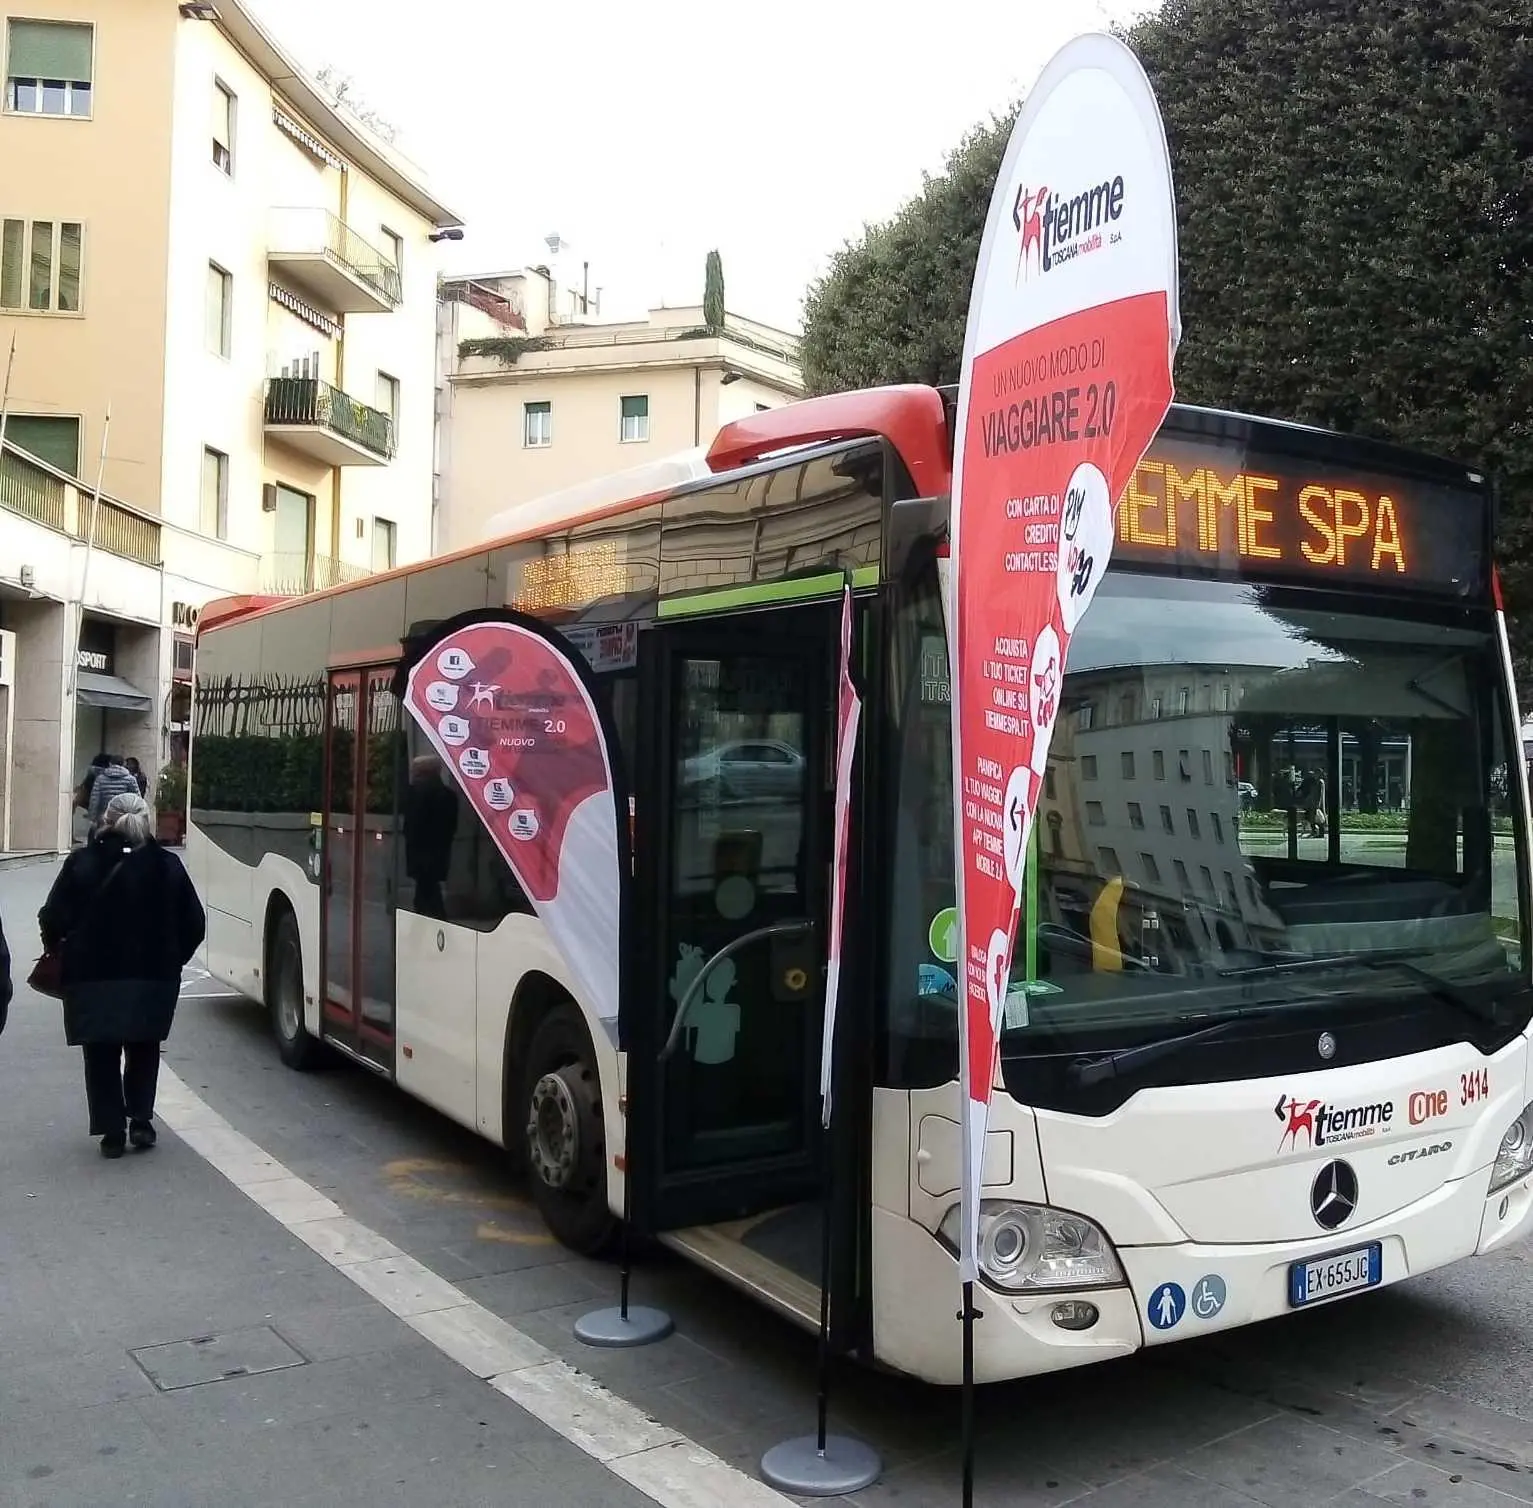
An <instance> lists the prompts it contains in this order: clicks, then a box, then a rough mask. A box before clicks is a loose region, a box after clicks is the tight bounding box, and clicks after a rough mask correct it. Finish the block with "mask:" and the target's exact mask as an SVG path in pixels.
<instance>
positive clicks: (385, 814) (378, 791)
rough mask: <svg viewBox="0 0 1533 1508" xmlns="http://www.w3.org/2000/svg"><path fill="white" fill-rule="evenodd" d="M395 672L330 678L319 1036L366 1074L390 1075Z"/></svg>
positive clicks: (351, 672) (397, 735)
mask: <svg viewBox="0 0 1533 1508" xmlns="http://www.w3.org/2000/svg"><path fill="white" fill-rule="evenodd" d="M393 679H394V668H393V667H392V666H380V667H374V668H371V669H367V670H333V671H331V672H330V683H329V695H328V697H327V699H326V713H325V810H324V813H323V828H322V831H323V842H322V847H321V868H320V875H321V881H320V897H321V900H320V957H321V959H322V961H323V978H322V979H321V982H320V983H321V990H322V995H321V999H322V1000H323V1011H322V1013H321V1027H322V1030H323V1033H324V1035H325V1037H326V1038H327V1039H328V1040H329V1041H331V1042H333V1043H335V1044H336V1045H337V1046H339V1047H341V1048H343V1049H345V1050H346V1051H347V1052H348V1053H350V1054H352V1055H353V1056H355V1057H358V1058H360V1059H361V1060H362V1061H364V1062H365V1063H367V1064H368V1065H369V1066H371V1067H374V1068H378V1069H381V1070H383V1071H384V1072H386V1073H392V1072H393V1069H394V1008H395V998H394V997H395V991H394V889H395V875H396V872H397V868H398V856H397V854H396V851H395V850H396V846H397V826H398V824H397V819H396V814H395V810H394V806H395V785H396V779H395V776H396V768H395V762H396V760H397V759H398V757H399V740H400V731H399V703H398V701H397V699H396V698H395V696H394V691H393Z"/></svg>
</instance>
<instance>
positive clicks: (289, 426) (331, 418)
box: [265, 377, 394, 466]
mask: <svg viewBox="0 0 1533 1508" xmlns="http://www.w3.org/2000/svg"><path fill="white" fill-rule="evenodd" d="M265 429H266V437H267V439H269V440H280V441H281V442H282V443H283V444H284V445H286V446H288V447H289V449H292V450H296V451H300V452H301V453H302V454H304V455H306V456H309V457H310V458H311V459H313V460H316V461H318V462H320V464H321V465H324V466H387V465H388V463H389V462H390V461H391V460H393V458H394V420H393V419H392V417H391V416H390V415H388V414H386V413H384V412H383V411H382V409H376V408H369V407H368V405H367V404H365V403H363V402H361V401H360V400H358V399H356V398H352V397H350V396H349V395H347V394H346V393H343V392H341V391H340V390H339V389H337V388H333V387H331V386H330V384H329V383H328V382H321V381H320V380H319V379H318V378H317V377H273V378H271V379H269V380H268V382H267V384H266V406H265Z"/></svg>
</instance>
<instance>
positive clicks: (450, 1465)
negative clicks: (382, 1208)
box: [0, 866, 652, 1508]
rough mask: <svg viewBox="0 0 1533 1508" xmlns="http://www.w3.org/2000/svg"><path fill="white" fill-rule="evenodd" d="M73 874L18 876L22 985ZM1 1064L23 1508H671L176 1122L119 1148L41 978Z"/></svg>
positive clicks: (2, 1499) (11, 905)
mask: <svg viewBox="0 0 1533 1508" xmlns="http://www.w3.org/2000/svg"><path fill="white" fill-rule="evenodd" d="M53 872H54V871H53V867H52V866H39V867H38V868H36V869H35V870H28V871H25V872H24V873H23V874H16V875H12V876H10V877H9V880H8V886H7V894H6V900H7V906H6V916H5V921H6V923H7V931H8V935H9V937H10V939H11V945H12V950H13V952H14V954H15V964H16V971H17V973H18V974H19V975H20V976H21V977H22V978H24V977H25V975H26V973H27V971H28V969H29V968H30V964H31V960H32V957H33V956H34V953H35V948H34V947H33V945H32V931H33V929H32V927H31V924H30V923H31V916H32V915H33V914H35V910H36V903H37V902H40V900H41V898H42V894H43V892H44V890H45V888H46V886H47V884H48V883H49V882H50V881H51V878H52V875H53ZM33 876H35V884H33V883H25V884H23V883H22V882H23V881H31V880H32V877H33ZM34 889H35V890H36V892H37V893H36V896H35V898H34V897H33V896H32V894H31V892H32V891H33V890H34ZM29 907H30V909H29ZM0 1075H3V1083H4V1087H5V1094H4V1098H3V1101H0V1106H3V1108H0V1272H3V1274H4V1279H3V1281H0V1508H24V1505H25V1508H41V1505H44V1504H47V1505H51V1508H104V1505H108V1504H111V1505H116V1504H122V1503H143V1504H152V1505H154V1508H181V1505H187V1508H191V1505H198V1508H205V1505H208V1504H212V1503H217V1504H219V1505H220V1508H222V1505H230V1508H253V1505H273V1508H275V1505H278V1504H282V1505H296V1504H306V1503H315V1504H321V1503H322V1504H326V1505H329V1504H336V1505H347V1504H358V1505H361V1504H367V1505H368V1508H383V1505H387V1504H399V1505H412V1508H414V1505H426V1504H430V1505H460V1504H461V1505H465V1508H477V1505H480V1504H484V1505H489V1504H495V1505H497V1508H505V1505H511V1508H546V1505H549V1504H554V1503H558V1504H559V1505H561V1508H652V1504H651V1502H650V1499H649V1498H647V1497H645V1496H644V1495H642V1494H641V1493H639V1492H637V1491H636V1490H634V1489H633V1488H631V1487H629V1486H627V1485H626V1484H625V1483H623V1482H622V1481H620V1480H618V1479H617V1478H616V1477H615V1476H613V1475H612V1474H611V1473H610V1472H608V1471H606V1470H604V1469H603V1467H602V1466H601V1465H599V1464H598V1463H597V1462H595V1461H593V1460H592V1459H591V1458H590V1457H589V1456H588V1455H586V1454H584V1453H583V1452H582V1451H580V1450H578V1449H577V1448H576V1447H575V1446H573V1445H571V1444H569V1443H567V1442H566V1441H565V1440H562V1439H560V1438H559V1437H558V1436H557V1435H556V1434H555V1433H554V1432H553V1431H552V1430H550V1429H548V1428H546V1427H545V1426H544V1425H543V1424H541V1423H539V1422H538V1421H537V1420H536V1419H534V1418H533V1417H532V1416H531V1415H529V1414H527V1413H525V1412H523V1411H522V1410H521V1409H519V1408H518V1407H517V1406H516V1405H515V1404H513V1403H512V1402H510V1401H509V1400H508V1399H506V1398H504V1397H502V1396H501V1395H499V1394H498V1393H496V1392H494V1391H493V1390H492V1389H491V1388H490V1387H489V1385H488V1384H487V1383H486V1382H484V1381H481V1380H480V1379H479V1378H477V1377H476V1376H474V1375H473V1374H472V1373H471V1372H469V1371H467V1370H465V1369H464V1368H463V1367H461V1366H459V1365H457V1364H456V1363H455V1362H453V1361H451V1360H449V1359H448V1357H447V1356H445V1355H443V1353H442V1352H441V1351H440V1350H439V1349H438V1348H437V1347H436V1346H434V1345H432V1344H430V1343H429V1342H427V1341H426V1340H424V1339H422V1338H421V1337H420V1336H419V1335H418V1334H417V1333H416V1332H415V1331H414V1330H413V1329H411V1328H410V1327H409V1326H408V1325H407V1324H405V1323H404V1322H403V1321H401V1320H399V1319H396V1318H395V1317H394V1316H393V1315H392V1314H391V1313H389V1312H388V1310H387V1309H385V1308H384V1307H383V1306H382V1305H380V1304H379V1303H377V1302H375V1301H374V1300H373V1299H371V1298H369V1297H368V1296H367V1294H365V1293H364V1292H362V1291H361V1289H359V1288H358V1287H357V1286H356V1285H355V1284H354V1283H353V1282H352V1281H349V1280H348V1279H347V1278H346V1277H345V1276H344V1275H343V1274H342V1273H341V1272H339V1271H337V1270H336V1268H335V1267H334V1266H332V1265H331V1264H330V1263H328V1262H327V1261H325V1260H324V1259H323V1258H322V1257H321V1256H319V1255H317V1254H316V1253H315V1252H314V1251H311V1250H310V1249H309V1247H308V1246H306V1245H305V1244H304V1243H303V1242H301V1241H299V1240H298V1239H296V1238H295V1237H294V1236H293V1235H291V1234H290V1233H289V1232H288V1231H287V1230H286V1229H284V1227H283V1226H282V1225H281V1224H279V1223H278V1222H277V1221H276V1220H274V1219H273V1218H272V1217H271V1216H270V1215H269V1214H267V1213H266V1211H264V1210H263V1209H261V1208H260V1207H258V1206H257V1205H256V1204H255V1203H253V1202H252V1200H251V1199H250V1198H247V1197H246V1196H245V1195H244V1194H243V1193H241V1192H240V1191H239V1189H237V1188H236V1187H235V1186H234V1185H233V1184H232V1183H230V1182H229V1181H228V1180H227V1179H226V1178H225V1177H224V1176H222V1175H221V1174H220V1173H219V1172H218V1171H216V1170H215V1169H214V1167H212V1166H210V1164H209V1163H208V1162H207V1161H205V1160H204V1159H203V1158H202V1157H201V1156H199V1155H197V1153H195V1152H194V1151H193V1150H192V1149H191V1148H190V1147H188V1146H187V1145H185V1144H184V1143H183V1142H182V1141H181V1140H179V1139H178V1138H177V1137H176V1136H175V1135H174V1133H172V1132H171V1131H169V1130H168V1129H166V1128H164V1127H163V1126H162V1129H161V1138H160V1145H159V1147H158V1148H157V1149H155V1150H154V1151H153V1152H150V1153H147V1154H142V1155H139V1156H130V1157H128V1158H125V1159H124V1160H123V1161H121V1162H116V1163H110V1162H106V1161H103V1160H102V1158H101V1157H100V1155H99V1154H98V1152H97V1149H96V1143H95V1142H94V1140H92V1139H91V1138H90V1137H89V1136H88V1135H87V1132H86V1123H85V1101H84V1087H83V1083H82V1081H81V1080H82V1075H81V1067H80V1061H79V1055H78V1053H77V1052H75V1051H72V1050H70V1049H67V1048H66V1047H65V1046H64V1043H63V1035H62V1027H61V1023H60V1019H59V1008H58V1006H57V1004H56V1003H55V1002H53V1001H49V1000H44V999H41V998H39V997H38V996H36V995H34V994H32V993H31V992H30V991H29V990H27V989H26V987H25V985H24V984H21V983H18V987H17V994H16V1001H15V1003H14V1005H13V1007H12V1010H11V1019H10V1025H9V1028H8V1029H7V1031H6V1033H5V1035H4V1037H3V1038H0ZM192 1087H193V1088H194V1089H195V1088H196V1086H195V1085H193V1086H192ZM189 1134H190V1133H189Z"/></svg>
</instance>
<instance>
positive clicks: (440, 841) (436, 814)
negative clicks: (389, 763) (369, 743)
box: [404, 754, 458, 921]
mask: <svg viewBox="0 0 1533 1508" xmlns="http://www.w3.org/2000/svg"><path fill="white" fill-rule="evenodd" d="M404 824H405V873H406V874H407V875H408V876H409V878H410V880H411V881H412V882H413V883H414V885H415V908H414V909H415V911H416V912H417V913H418V914H419V915H421V916H429V917H433V918H435V919H436V920H437V921H446V920H447V900H446V897H445V896H444V895H443V893H442V886H443V884H444V883H445V882H446V879H447V873H448V870H449V868H450V867H451V865H452V845H453V839H454V838H455V837H456V836H457V833H458V798H457V796H456V795H455V794H454V793H453V792H452V791H450V790H448V788H447V787H446V786H445V785H444V784H443V783H442V762H441V760H439V759H438V758H437V757H436V755H435V754H421V755H418V756H417V757H416V758H415V759H413V760H411V762H410V784H409V787H408V789H407V790H406V791H405V799H404Z"/></svg>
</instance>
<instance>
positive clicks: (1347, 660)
mask: <svg viewBox="0 0 1533 1508" xmlns="http://www.w3.org/2000/svg"><path fill="white" fill-rule="evenodd" d="M931 577H932V579H931V580H930V581H929V582H927V583H926V584H925V586H924V587H922V588H920V589H917V590H916V591H914V592H913V593H911V594H910V596H909V597H908V599H907V601H906V604H905V607H904V610H903V618H904V620H905V621H904V632H903V633H902V634H901V643H900V646H899V649H898V651H897V653H898V654H899V655H901V656H902V657H903V660H902V663H903V664H904V666H905V667H906V684H905V686H903V687H897V688H896V694H897V698H898V700H899V701H900V702H901V714H900V715H901V730H900V741H901V755H902V758H901V769H900V778H899V802H900V805H899V812H898V822H897V834H896V839H895V841H896V848H897V856H896V865H897V869H896V878H895V880H894V886H895V891H896V897H895V912H896V915H895V919H894V926H893V929H892V931H893V936H894V942H893V951H894V957H893V959H892V961H891V962H892V967H891V979H890V988H891V995H892V999H891V1007H892V1010H893V1013H894V1016H895V1017H896V1018H898V1017H900V1016H901V1014H902V1013H903V1014H904V1018H905V1019H904V1021H903V1024H901V1023H900V1022H899V1021H898V1020H896V1022H895V1023H894V1031H895V1035H896V1036H898V1035H901V1034H902V1033H903V1034H905V1035H906V1036H907V1038H909V1037H914V1038H919V1037H921V1036H927V1037H931V1036H934V1035H937V1034H938V1033H939V1032H940V1030H941V1027H940V1026H939V1022H940V1021H941V1019H942V1017H943V1016H944V1015H946V1017H947V1018H948V1023H949V1024H948V1025H947V1028H946V1029H947V1030H948V1031H949V1032H950V1031H951V1030H952V1025H951V1013H952V1011H953V1008H954V1005H953V1002H954V1000H955V996H956V988H957V986H956V973H957V969H956V966H955V964H954V963H953V956H954V945H955V942H956V937H955V936H954V928H953V926H952V918H953V913H952V911H951V908H952V906H953V899H954V886H953V843H952V831H953V829H952V761H951V747H950V729H949V721H948V719H949V705H948V700H947V698H948V686H947V667H946V657H947V646H946V638H945V633H944V629H943V624H942V614H941V606H940V602H941V593H940V590H939V589H938V587H937V584H936V572H935V570H933V571H932V572H931ZM916 667H919V670H918V672H917V671H916ZM1512 721H1513V718H1512V712H1511V708H1510V704H1509V700H1508V697H1507V695H1506V691H1505V686H1504V676H1503V673H1502V668H1501V659H1500V653H1499V647H1498V640H1497V635H1496V625H1495V619H1494V616H1493V614H1492V612H1491V611H1490V609H1489V608H1488V607H1486V608H1484V609H1483V610H1472V609H1466V608H1464V607H1462V606H1457V607H1452V608H1445V609H1443V610H1441V611H1434V610H1432V609H1430V608H1422V607H1418V606H1417V605H1415V604H1411V605H1408V606H1407V607H1406V608H1404V609H1401V608H1400V607H1398V606H1397V605H1396V604H1395V603H1394V602H1393V601H1391V600H1390V599H1382V598H1377V597H1374V598H1370V597H1369V596H1367V595H1366V594H1363V593H1357V592H1353V593H1337V592H1323V591H1315V590H1310V589H1299V588H1279V587H1273V586H1265V585H1254V584H1251V583H1248V582H1234V581H1220V580H1195V579H1187V578H1178V577H1165V576H1154V575H1147V574H1140V573H1135V572H1130V571H1124V570H1121V569H1120V570H1117V571H1114V572H1110V573H1109V575H1108V576H1107V578H1106V579H1105V580H1104V582H1103V584H1102V587H1101V589H1100V592H1099V594H1098V596H1097V599H1096V601H1095V602H1094V603H1093V606H1092V609H1091V611H1090V612H1089V613H1088V614H1087V615H1086V617H1085V618H1084V619H1083V621H1082V623H1081V625H1080V627H1079V629H1078V630H1077V632H1076V635H1075V638H1074V641H1073V643H1072V645H1071V649H1070V657H1069V662H1068V666H1067V674H1066V681H1065V693H1064V701H1063V704H1062V710H1061V713H1060V718H1059V722H1058V724H1057V726H1056V729H1055V734H1054V741H1053V746H1052V749H1051V751H1050V756H1049V762H1048V768H1047V774H1046V777H1045V787H1044V794H1043V798H1042V800H1041V803H1040V807H1039V811H1038V817H1037V821H1036V825H1035V831H1034V848H1033V879H1032V881H1031V882H1030V883H1029V885H1028V888H1027V896H1026V900H1027V904H1026V906H1025V908H1024V920H1023V923H1022V925H1021V927H1020V929H1019V935H1018V938H1017V945H1016V953H1015V964H1014V968H1013V973H1012V986H1011V993H1010V996H1009V999H1008V1003H1007V1007H1006V1013H1005V1020H1004V1023H1003V1052H1022V1053H1028V1052H1048V1053H1052V1054H1060V1053H1066V1054H1068V1053H1082V1052H1089V1053H1092V1054H1098V1053H1101V1052H1104V1051H1105V1052H1112V1051H1114V1050H1117V1049H1118V1048H1121V1047H1124V1046H1129V1045H1138V1044H1142V1043H1145V1042H1147V1041H1153V1040H1155V1039H1156V1038H1158V1037H1160V1038H1164V1037H1169V1036H1172V1035H1175V1034H1178V1033H1183V1032H1186V1031H1188V1030H1189V1029H1191V1027H1193V1026H1197V1027H1201V1026H1203V1025H1207V1024H1209V1023H1210V1022H1213V1023H1217V1022H1218V1021H1219V1020H1220V1019H1221V1017H1224V1016H1231V1017H1233V1016H1235V1015H1237V1014H1242V1013H1248V1012H1251V1011H1253V1010H1257V1011H1260V1012H1262V1013H1263V1014H1264V1015H1266V1014H1272V1013H1278V1012H1282V1011H1285V1010H1288V1009H1290V1008H1295V1007H1299V1008H1302V1007H1304V1006H1305V1005H1313V1004H1314V1002H1315V1001H1316V1000H1317V998H1324V1000H1325V1001H1326V1002H1327V1004H1328V1005H1329V1006H1330V1007H1331V1011H1330V1014H1331V1018H1332V1019H1338V1018H1339V1019H1345V1013H1346V1010H1347V1009H1348V1006H1349V1002H1357V1003H1358V1004H1362V1003H1364V1002H1367V1001H1369V1000H1370V999H1371V1000H1372V1001H1373V1002H1377V1001H1378V1000H1379V999H1380V997H1381V996H1382V997H1389V998H1391V999H1398V1000H1400V1001H1406V1000H1409V999H1412V998H1415V999H1418V1000H1421V1001H1423V1002H1425V1001H1426V1000H1428V999H1429V998H1430V997H1432V996H1433V995H1434V994H1435V997H1436V998H1437V999H1438V1001H1439V1002H1440V1000H1441V996H1442V993H1443V991H1444V989H1445V988H1446V989H1449V990H1451V991H1453V992H1454V993H1455V994H1457V995H1458V996H1459V997H1460V998H1461V999H1462V998H1463V995H1464V992H1469V994H1471V995H1473V996H1474V997H1475V999H1476V1000H1478V999H1479V998H1481V997H1489V998H1494V997H1496V996H1497V995H1505V994H1506V993H1508V992H1510V991H1511V990H1513V989H1515V988H1516V987H1517V986H1518V984H1519V983H1520V982H1521V981H1523V980H1525V978H1526V973H1527V970H1526V964H1525V960H1524V953H1523V938H1524V932H1525V927H1524V919H1523V915H1522V895H1523V891H1522V886H1521V883H1520V876H1519V864H1520V857H1519V854H1520V850H1519V847H1518V845H1517V844H1516V843H1515V842H1514V840H1513V826H1514V817H1515V816H1516V815H1517V813H1518V811H1519V806H1520V800H1521V797H1520V782H1519V779H1518V769H1517V767H1516V765H1515V763H1513V762H1511V761H1510V760H1509V758H1508V750H1509V748H1510V747H1513V746H1512V744H1511V736H1510V735H1511V728H1512ZM1512 757H1513V759H1515V755H1513V756H1512ZM1029 932H1030V933H1031V936H1029V935H1028V934H1029ZM912 936H913V937H915V938H916V939H918V942H919V943H920V944H924V948H925V951H924V952H921V954H920V956H919V958H911V957H909V956H908V953H909V939H910V938H911V937H912ZM904 970H909V972H908V973H905V974H904V976H903V978H902V977H901V973H902V971H904ZM907 981H908V983H907ZM911 985H913V986H914V987H915V993H914V995H913V996H912V995H910V994H909V993H907V991H908V989H909V986H911ZM923 1023H924V1025H923Z"/></svg>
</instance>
